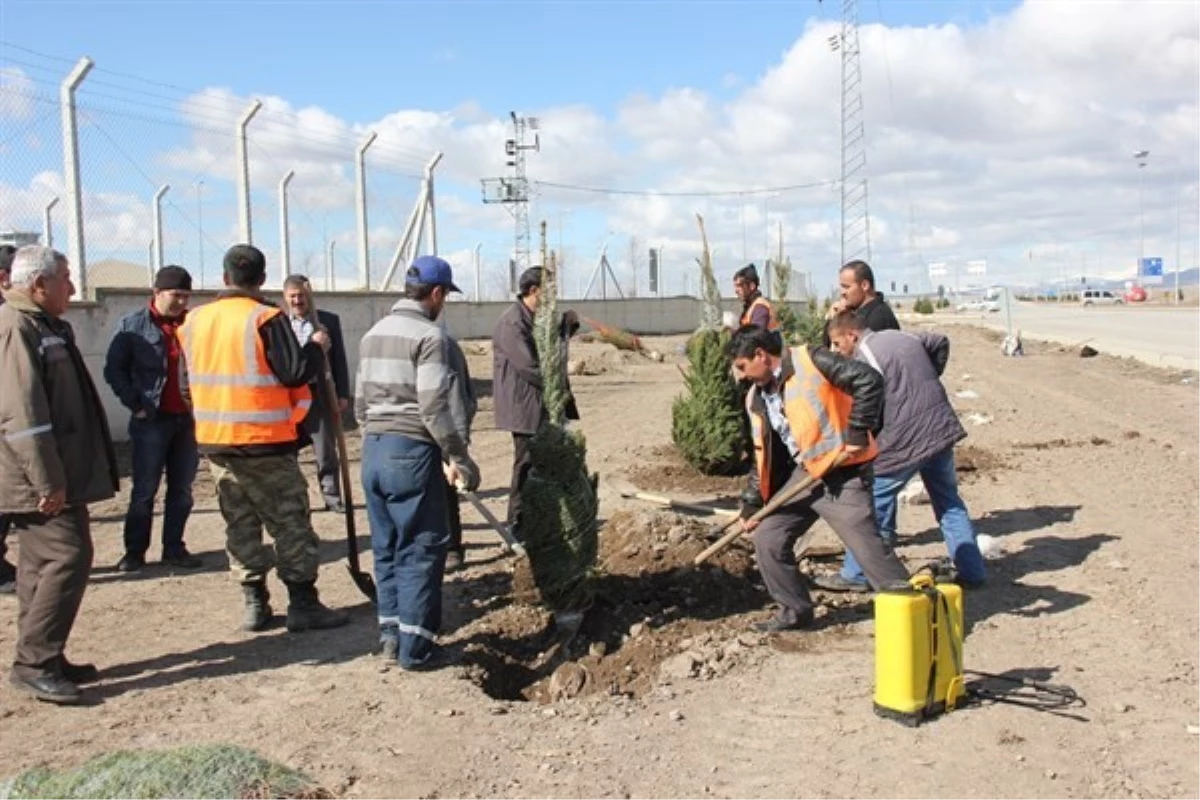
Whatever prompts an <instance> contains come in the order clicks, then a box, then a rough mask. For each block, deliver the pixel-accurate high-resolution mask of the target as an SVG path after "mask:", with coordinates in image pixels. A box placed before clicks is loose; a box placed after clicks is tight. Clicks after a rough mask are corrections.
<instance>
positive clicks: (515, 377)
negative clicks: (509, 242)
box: [492, 267, 546, 541]
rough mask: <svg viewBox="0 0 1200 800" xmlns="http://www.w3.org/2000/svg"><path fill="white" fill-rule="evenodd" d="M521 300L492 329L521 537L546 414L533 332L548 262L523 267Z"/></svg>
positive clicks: (512, 508)
mask: <svg viewBox="0 0 1200 800" xmlns="http://www.w3.org/2000/svg"><path fill="white" fill-rule="evenodd" d="M518 289H519V291H520V294H519V295H518V296H517V302H515V303H513V304H512V305H511V306H509V308H508V310H507V311H505V312H504V313H503V314H501V315H500V320H499V321H498V322H497V323H496V327H495V329H494V330H493V331H492V398H493V399H494V400H495V414H496V427H497V428H498V429H499V430H502V431H509V432H511V433H512V437H513V468H512V483H511V485H510V488H509V491H508V526H509V529H510V530H511V531H512V533H513V536H514V537H515V538H516V539H517V540H518V541H519V540H520V539H521V487H523V486H524V485H525V479H526V478H528V477H529V470H530V468H531V467H532V466H533V464H532V462H531V461H530V454H529V443H530V442H531V441H532V440H533V435H534V434H535V433H537V429H538V428H539V427H540V426H541V424H542V419H543V417H545V415H546V411H545V407H544V406H543V403H542V370H541V367H540V364H539V361H538V352H537V345H536V344H535V342H534V338H533V315H534V313H535V312H536V311H537V307H538V300H539V298H540V297H541V293H542V268H541V267H532V268H530V269H527V270H525V271H524V272H522V273H521V278H520V280H519V282H518Z"/></svg>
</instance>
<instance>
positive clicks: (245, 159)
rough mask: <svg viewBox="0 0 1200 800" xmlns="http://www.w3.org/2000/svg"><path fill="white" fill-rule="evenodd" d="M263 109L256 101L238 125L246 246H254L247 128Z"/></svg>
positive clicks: (241, 216)
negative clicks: (251, 222)
mask: <svg viewBox="0 0 1200 800" xmlns="http://www.w3.org/2000/svg"><path fill="white" fill-rule="evenodd" d="M260 108H262V101H261V100H255V101H254V102H253V103H251V104H250V107H249V108H247V109H246V111H245V113H244V114H242V116H241V118H240V119H239V120H238V124H237V160H238V221H239V225H240V229H239V230H240V232H241V240H242V242H243V243H244V244H254V237H253V232H252V230H251V227H250V155H249V153H247V152H246V126H247V125H249V124H250V120H252V119H254V115H255V114H257V113H258V110H259V109H260Z"/></svg>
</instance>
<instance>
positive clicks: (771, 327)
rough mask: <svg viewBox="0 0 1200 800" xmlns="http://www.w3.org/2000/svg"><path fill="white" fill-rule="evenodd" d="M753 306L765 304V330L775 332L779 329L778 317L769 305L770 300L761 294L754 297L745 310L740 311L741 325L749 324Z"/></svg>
mask: <svg viewBox="0 0 1200 800" xmlns="http://www.w3.org/2000/svg"><path fill="white" fill-rule="evenodd" d="M755 306H766V308H767V330H768V331H770V332H771V333H775V332H776V331H778V330H779V317H777V316H775V308H774V307H773V306H772V305H771V301H770V300H768V299H767V298H765V297H763V296H762V295H761V294H760V295H759V296H758V297H756V298H754V301H753V302H752V303H750V305H748V306H746V310H745V311H743V312H742V323H741V324H743V325H749V324H750V314H751V312H753V311H754V308H755Z"/></svg>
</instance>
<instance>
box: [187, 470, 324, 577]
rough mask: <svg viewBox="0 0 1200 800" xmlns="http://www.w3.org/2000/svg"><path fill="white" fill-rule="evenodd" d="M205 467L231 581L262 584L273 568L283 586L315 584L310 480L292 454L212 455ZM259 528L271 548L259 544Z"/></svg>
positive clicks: (314, 549)
mask: <svg viewBox="0 0 1200 800" xmlns="http://www.w3.org/2000/svg"><path fill="white" fill-rule="evenodd" d="M208 464H209V468H210V469H211V470H212V476H213V480H215V481H216V484H217V501H218V502H219V503H220V505H221V516H222V517H224V518H225V551H226V552H227V553H228V554H229V565H230V570H231V571H232V573H233V577H234V579H236V580H237V581H239V582H241V583H250V582H254V581H261V580H263V579H264V578H266V576H267V573H268V572H269V571H270V570H271V568H272V567H276V566H277V568H278V571H279V577H280V579H281V580H283V581H284V582H285V583H306V582H311V581H315V580H316V579H317V564H318V561H319V557H318V553H317V547H318V545H319V539H318V538H317V534H316V531H314V530H313V527H312V522H311V521H310V520H309V507H308V481H306V480H305V478H304V475H303V474H302V473H301V472H300V464H299V462H298V461H297V459H296V454H295V453H289V454H285V455H271V456H227V455H210V456H209V457H208ZM263 528H266V529H267V533H269V534H270V535H271V538H272V539H273V540H274V542H275V546H274V547H272V546H271V545H270V544H264V543H263Z"/></svg>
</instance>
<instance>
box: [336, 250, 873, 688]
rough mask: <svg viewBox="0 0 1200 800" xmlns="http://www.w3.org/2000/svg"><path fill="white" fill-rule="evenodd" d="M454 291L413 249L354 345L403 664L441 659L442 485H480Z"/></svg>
mask: <svg viewBox="0 0 1200 800" xmlns="http://www.w3.org/2000/svg"><path fill="white" fill-rule="evenodd" d="M458 290H459V289H458V287H457V286H455V285H454V278H453V275H452V273H451V270H450V265H449V264H448V263H446V262H445V261H443V260H442V259H440V258H438V257H436V256H420V257H418V258H417V259H416V260H415V261H413V263H412V266H411V267H409V268H408V272H407V274H406V277H405V281H404V297H403V298H402V299H401V300H399V301H397V302H396V304H395V305H394V306H392V310H391V313H390V314H388V315H387V316H386V317H384V318H383V319H381V320H379V322H377V323H375V325H374V327H372V328H371V330H369V331H367V335H366V336H364V337H363V340H362V344H361V345H360V346H359V351H358V352H359V361H358V380H357V381H356V386H355V397H354V413H355V416H356V417H357V418H358V421H359V425H360V426H361V428H362V431H363V459H362V483H363V490H364V491H365V492H366V497H367V514H368V515H369V517H370V520H371V547H372V548H373V550H374V553H375V581H376V583H377V584H378V587H379V606H378V614H379V637H380V644H381V645H382V651H383V653H384V655H385V656H386V657H394V658H396V660H397V661H398V662H399V664H400V667H401V668H402V669H406V670H421V669H430V668H432V667H435V666H437V665H438V663H439V659H438V658H437V654H436V639H437V634H438V630H439V629H440V628H441V623H442V578H443V575H444V569H445V565H446V549H447V546H448V544H449V540H450V534H449V518H448V512H447V505H446V504H447V493H446V485H447V484H454V485H457V484H462V487H463V489H465V490H466V491H470V492H473V491H475V489H476V488H477V487H478V486H479V468H478V467H477V466H476V465H475V462H474V461H473V460H472V459H471V456H470V454H469V453H468V452H467V442H466V440H465V439H464V438H463V436H462V435H461V434H460V432H459V429H458V428H457V427H456V425H455V421H454V417H453V413H452V411H451V397H450V392H451V390H452V384H451V377H450V366H449V364H448V363H447V347H446V332H445V331H444V330H442V328H441V327H440V326H439V325H438V324H437V323H436V322H434V320H436V319H437V317H438V315H439V314H441V312H442V308H443V306H445V304H446V297H447V296H448V295H449V294H450V292H457V291H458ZM443 461H444V462H445V468H443ZM876 538H878V537H876Z"/></svg>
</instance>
